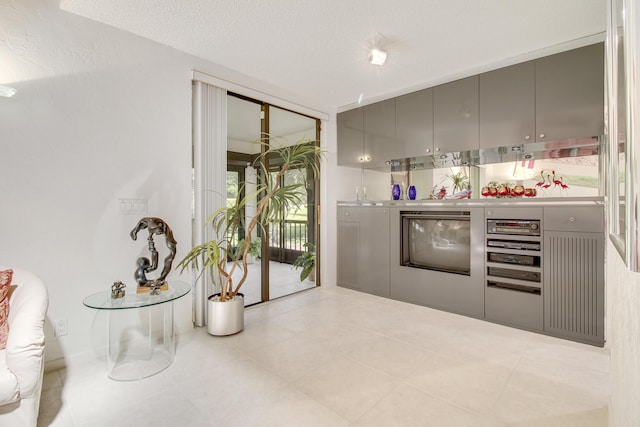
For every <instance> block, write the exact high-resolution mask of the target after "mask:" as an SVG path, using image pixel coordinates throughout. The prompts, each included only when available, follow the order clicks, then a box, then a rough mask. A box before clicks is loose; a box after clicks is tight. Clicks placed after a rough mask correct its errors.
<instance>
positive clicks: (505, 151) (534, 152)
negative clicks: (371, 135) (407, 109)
mask: <svg viewBox="0 0 640 427" xmlns="http://www.w3.org/2000/svg"><path fill="white" fill-rule="evenodd" d="M602 141H603V138H602V137H599V136H594V137H587V138H573V139H565V140H561V141H548V142H534V143H530V144H520V145H509V146H503V147H496V148H487V149H481V150H471V151H459V152H453V153H445V154H437V155H433V156H432V155H429V156H422V157H409V158H405V159H394V160H389V161H387V162H386V163H387V168H383V169H384V170H389V171H390V172H402V171H409V170H420V169H436V168H448V167H453V166H477V165H484V164H490V163H506V162H514V161H520V160H538V159H559V158H563V157H578V156H591V155H595V154H598V153H600V147H601V142H602ZM378 170H380V169H378Z"/></svg>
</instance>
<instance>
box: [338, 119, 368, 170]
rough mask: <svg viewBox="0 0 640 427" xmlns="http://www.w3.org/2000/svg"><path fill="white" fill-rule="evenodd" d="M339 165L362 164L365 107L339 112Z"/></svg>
mask: <svg viewBox="0 0 640 427" xmlns="http://www.w3.org/2000/svg"><path fill="white" fill-rule="evenodd" d="M336 123H337V127H338V165H339V166H355V165H361V164H362V160H363V158H362V157H363V149H364V109H362V108H356V109H355V110H349V111H344V112H342V113H338V115H337V118H336Z"/></svg>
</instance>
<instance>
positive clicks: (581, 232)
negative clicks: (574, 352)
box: [543, 208, 604, 346]
mask: <svg viewBox="0 0 640 427" xmlns="http://www.w3.org/2000/svg"><path fill="white" fill-rule="evenodd" d="M544 224H545V225H544V228H545V231H544V242H543V243H544V288H543V296H544V330H545V332H546V333H548V334H550V335H554V336H558V337H562V338H568V339H572V340H576V341H581V342H586V343H591V344H595V345H600V346H601V345H603V344H604V233H603V232H594V231H597V230H603V229H604V228H603V224H604V213H603V209H602V208H572V209H563V208H546V209H545V223H544ZM559 230H562V231H559Z"/></svg>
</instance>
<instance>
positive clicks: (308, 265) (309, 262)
mask: <svg viewBox="0 0 640 427" xmlns="http://www.w3.org/2000/svg"><path fill="white" fill-rule="evenodd" d="M304 247H305V248H307V251H306V252H304V253H302V254H301V255H300V256H299V257H298V258H296V260H295V261H294V263H293V266H294V267H296V268H302V271H301V272H300V281H301V282H302V281H303V280H304V279H306V278H307V277H309V275H310V274H311V272H312V271H313V269H314V267H315V266H316V246H315V245H314V244H313V243H309V242H307V243H305V244H304Z"/></svg>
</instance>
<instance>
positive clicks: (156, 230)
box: [129, 217, 177, 295]
mask: <svg viewBox="0 0 640 427" xmlns="http://www.w3.org/2000/svg"><path fill="white" fill-rule="evenodd" d="M144 229H147V230H149V237H148V238H147V241H148V247H149V251H150V252H151V259H149V258H146V257H140V258H138V260H137V262H136V264H137V266H138V267H137V268H136V271H135V273H134V278H135V280H136V283H137V284H138V288H141V287H145V288H148V289H150V290H153V291H154V292H153V293H152V294H154V295H157V291H158V289H159V288H160V287H161V286H163V285H166V282H165V279H166V278H167V275H168V274H169V272H170V271H171V266H172V264H173V260H174V258H175V257H176V245H177V242H176V240H175V239H174V238H173V231H171V228H170V227H169V225H168V224H167V223H166V222H164V220H162V219H161V218H154V217H146V218H142V219H141V220H140V221H138V224H136V226H135V227H134V229H133V230H131V233H129V235H130V236H131V238H132V239H133V240H137V239H138V232H139V231H141V230H144ZM154 235H158V236H159V235H164V239H165V243H166V245H167V247H168V248H169V255H167V256H166V258H165V259H164V267H163V269H162V272H161V273H160V276H159V277H158V278H157V279H148V278H147V273H149V272H151V271H154V270H156V269H157V268H158V251H157V250H156V246H155V243H154V241H153V236H154Z"/></svg>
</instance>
